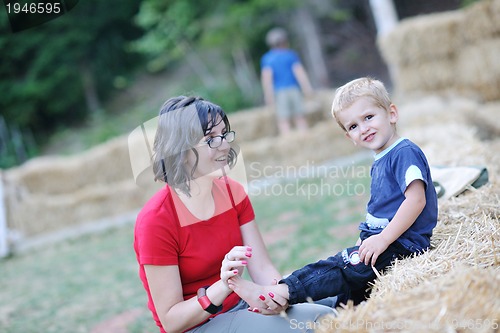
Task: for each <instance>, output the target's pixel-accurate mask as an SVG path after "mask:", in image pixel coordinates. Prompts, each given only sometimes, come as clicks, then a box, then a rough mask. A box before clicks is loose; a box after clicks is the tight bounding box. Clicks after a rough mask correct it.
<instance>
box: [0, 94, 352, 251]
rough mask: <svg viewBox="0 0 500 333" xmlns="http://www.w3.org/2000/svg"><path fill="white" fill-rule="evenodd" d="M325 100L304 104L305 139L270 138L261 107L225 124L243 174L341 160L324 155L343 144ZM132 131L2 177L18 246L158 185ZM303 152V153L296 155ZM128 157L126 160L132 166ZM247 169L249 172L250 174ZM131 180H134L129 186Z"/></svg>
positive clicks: (133, 200) (127, 206)
mask: <svg viewBox="0 0 500 333" xmlns="http://www.w3.org/2000/svg"><path fill="white" fill-rule="evenodd" d="M331 96H333V93H332V92H331V91H319V92H317V94H316V95H315V96H314V99H311V100H307V101H306V103H305V107H306V111H307V117H308V118H309V120H310V124H311V126H313V128H315V124H318V129H317V130H316V129H315V130H314V131H311V132H309V133H302V134H298V135H295V134H293V133H292V134H290V135H288V136H284V137H277V136H276V132H275V130H276V128H275V121H274V119H275V116H274V113H273V112H272V111H271V110H269V109H266V108H255V109H251V110H246V111H242V112H238V113H235V114H232V115H231V116H230V120H231V125H232V127H233V129H234V130H235V131H237V132H238V134H237V135H238V141H237V143H238V144H240V145H241V151H242V156H243V161H244V162H245V163H246V167H247V170H249V171H248V172H251V171H250V170H259V172H260V171H261V170H262V168H264V167H267V166H277V165H283V164H286V165H288V163H287V161H288V160H290V163H292V164H293V165H301V164H302V163H304V161H305V160H311V159H314V161H315V162H317V163H320V162H322V161H324V160H325V159H330V158H333V157H334V156H339V155H341V154H347V153H348V151H347V150H345V149H344V150H342V149H337V150H332V149H331V148H330V147H331V146H330V143H331V141H332V140H333V138H334V137H335V136H342V137H343V135H342V134H341V133H340V132H339V131H338V130H337V128H336V127H335V126H334V123H333V121H331V119H328V121H327V122H325V118H330V116H329V112H328V110H329V107H330V105H329V104H330V102H331V101H330V99H331ZM323 103H325V104H323ZM152 126H153V127H154V129H153V131H151V127H152ZM145 127H147V128H145V130H146V133H147V136H148V140H149V141H150V146H151V145H152V141H153V138H154V130H155V129H156V125H155V124H154V121H152V122H151V123H149V122H148V124H146V125H145ZM137 132H138V135H131V136H129V135H126V136H122V137H119V138H116V139H113V140H110V141H108V142H106V143H104V144H101V145H99V146H96V147H94V148H92V149H89V150H88V151H86V152H83V153H81V154H77V155H73V156H64V157H63V156H50V157H41V158H36V159H33V160H30V161H29V162H27V163H26V164H24V165H22V166H20V167H17V168H12V169H10V170H7V171H6V172H5V173H3V174H2V178H3V179H2V181H3V182H4V183H5V192H6V198H5V200H6V205H7V221H8V227H9V229H11V230H15V231H16V232H18V233H20V234H22V237H24V240H28V239H29V238H37V237H39V238H43V237H45V235H50V233H53V232H59V231H61V230H65V229H71V228H75V227H79V226H81V225H86V224H100V223H101V222H102V221H103V220H104V219H110V218H111V219H112V218H114V217H116V216H120V215H124V214H127V213H130V212H134V211H137V210H138V209H140V207H142V205H143V204H144V202H146V200H147V199H148V198H149V197H150V196H151V195H153V193H154V192H155V191H156V190H157V189H158V188H159V187H160V186H162V183H154V182H153V181H152V179H153V176H152V173H151V170H150V167H149V169H147V168H148V166H149V152H148V148H147V145H146V143H145V141H144V137H143V133H142V130H141V129H140V128H139V129H138V131H137ZM311 138H312V139H311ZM129 145H130V147H129ZM309 147H315V148H318V149H309ZM343 147H345V146H343ZM129 148H132V150H131V151H129ZM302 150H305V151H307V152H308V154H305V155H302V154H301V153H299V152H302ZM129 153H131V154H132V155H133V158H134V164H133V165H131V161H130V155H129ZM139 160H140V161H139ZM250 165H252V167H253V168H255V169H250ZM259 168H260V169H259ZM145 169H146V170H145ZM134 173H137V174H134ZM139 175H140V176H139ZM136 176H139V177H138V178H137V179H135V178H134V177H136ZM250 176H251V175H250ZM22 240H23V239H22ZM24 240H23V241H24Z"/></svg>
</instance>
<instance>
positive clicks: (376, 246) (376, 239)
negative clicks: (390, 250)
mask: <svg viewBox="0 0 500 333" xmlns="http://www.w3.org/2000/svg"><path fill="white" fill-rule="evenodd" d="M389 245H390V243H389V242H387V240H386V239H385V238H384V236H382V235H381V234H378V235H373V236H371V237H369V238H367V239H365V240H364V241H363V243H361V246H360V247H359V250H358V251H359V258H360V259H361V261H362V262H364V263H365V265H368V264H371V265H372V266H375V263H376V262H377V258H378V256H379V255H380V254H382V252H384V251H385V250H386V249H387V247H389Z"/></svg>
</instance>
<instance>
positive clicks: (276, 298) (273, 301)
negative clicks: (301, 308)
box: [228, 276, 288, 315]
mask: <svg viewBox="0 0 500 333" xmlns="http://www.w3.org/2000/svg"><path fill="white" fill-rule="evenodd" d="M228 283H229V288H230V289H231V290H233V291H234V292H235V293H236V294H238V296H240V297H241V298H242V299H243V300H244V301H245V302H247V303H248V305H249V306H250V307H249V308H248V310H249V311H253V312H258V313H261V314H265V315H275V314H279V313H281V312H282V311H285V310H286V309H287V308H288V299H286V298H285V297H284V296H282V292H281V291H280V288H283V287H286V288H288V287H287V286H286V285H271V286H261V285H258V284H256V283H254V282H252V281H248V280H245V279H243V278H241V277H239V276H237V277H232V278H231V279H229V281H228Z"/></svg>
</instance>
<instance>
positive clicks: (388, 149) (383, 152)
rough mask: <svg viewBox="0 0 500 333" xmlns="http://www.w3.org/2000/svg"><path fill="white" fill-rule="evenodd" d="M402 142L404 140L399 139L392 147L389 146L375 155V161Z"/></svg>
mask: <svg viewBox="0 0 500 333" xmlns="http://www.w3.org/2000/svg"><path fill="white" fill-rule="evenodd" d="M403 140H406V138H399V139H397V140H396V142H394V143H393V144H392V145H390V146H389V147H387V148H385V149H384V150H382V151H381V152H380V153H378V154H375V156H374V158H375V161H376V160H379V159H381V158H382V157H384V156H385V155H387V154H388V153H389V152H390V151H391V150H392V149H393V148H394V147H396V146H397V145H398V144H399V143H400V142H401V141H403Z"/></svg>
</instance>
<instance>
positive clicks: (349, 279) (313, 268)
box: [234, 78, 438, 313]
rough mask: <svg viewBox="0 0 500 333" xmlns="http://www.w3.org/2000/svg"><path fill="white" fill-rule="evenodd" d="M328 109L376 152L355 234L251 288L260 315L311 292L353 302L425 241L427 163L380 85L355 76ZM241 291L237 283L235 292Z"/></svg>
mask: <svg viewBox="0 0 500 333" xmlns="http://www.w3.org/2000/svg"><path fill="white" fill-rule="evenodd" d="M332 114H333V116H334V117H335V119H336V121H337V122H338V124H339V125H340V127H341V128H342V129H343V130H344V131H345V135H346V137H347V138H348V139H350V140H351V141H352V142H353V143H354V144H355V145H359V146H361V147H365V148H368V149H371V150H373V151H374V152H375V162H374V163H373V165H372V168H371V177H372V181H371V197H370V201H369V202H368V205H367V210H368V212H367V214H366V221H364V222H362V223H361V224H360V227H359V229H360V230H361V232H360V239H359V240H358V243H357V244H356V246H354V247H350V248H347V249H345V250H343V251H341V252H339V253H337V255H335V256H333V257H330V258H328V259H326V260H320V261H318V262H316V263H313V264H309V265H307V266H305V267H303V268H301V269H299V270H296V271H295V272H293V273H292V274H291V275H289V276H288V277H287V278H285V279H283V280H281V281H280V284H278V285H276V286H268V287H264V288H256V289H255V290H254V295H253V296H251V297H250V294H248V295H246V297H247V298H255V293H256V292H259V293H260V296H263V297H260V299H261V300H262V303H260V304H259V305H258V306H255V304H256V303H255V302H252V303H253V306H254V307H257V308H259V309H260V310H259V311H260V312H263V313H266V312H267V311H268V310H269V309H271V310H272V309H274V308H275V305H274V304H273V303H278V304H286V301H287V300H288V303H289V304H295V303H301V302H305V301H307V298H308V297H310V298H312V299H313V300H320V299H323V298H326V297H330V296H336V295H341V296H339V301H342V302H346V301H347V299H352V300H353V301H354V302H355V303H358V302H360V301H362V300H364V299H365V298H366V297H367V296H368V295H367V294H366V290H367V289H368V287H369V282H372V281H373V280H374V279H375V277H376V274H375V272H374V269H375V270H377V271H381V270H383V269H385V268H386V267H387V266H389V265H390V264H391V262H392V261H393V260H394V259H396V258H401V257H405V256H409V255H411V254H413V253H420V252H422V251H424V250H426V249H427V248H428V247H429V245H430V237H431V235H432V230H433V228H434V227H435V226H436V222H437V210H438V208H437V197H436V191H435V189H434V186H433V184H432V179H431V175H430V170H429V166H428V163H427V160H426V158H425V156H424V154H423V152H422V151H421V150H420V148H418V147H417V146H416V145H415V144H414V143H412V142H411V141H409V140H408V139H405V138H401V137H399V135H398V133H397V131H396V122H397V120H398V110H397V108H396V106H395V105H394V104H392V103H391V100H390V99H389V94H388V93H387V91H386V89H385V87H384V85H383V84H382V82H380V81H377V80H374V79H371V78H360V79H357V80H354V81H351V82H349V83H347V84H346V85H344V86H342V87H340V88H339V89H337V92H336V95H335V98H334V100H333V104H332ZM236 285H238V283H237V282H236ZM241 289H242V288H240V287H239V286H236V287H235V288H234V290H235V291H236V292H237V293H238V291H239V290H241ZM264 295H266V296H268V297H266V296H264ZM269 297H271V298H272V299H270V298H269ZM263 298H264V299H263ZM273 301H274V302H273ZM247 302H248V301H247ZM249 304H250V302H249Z"/></svg>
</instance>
